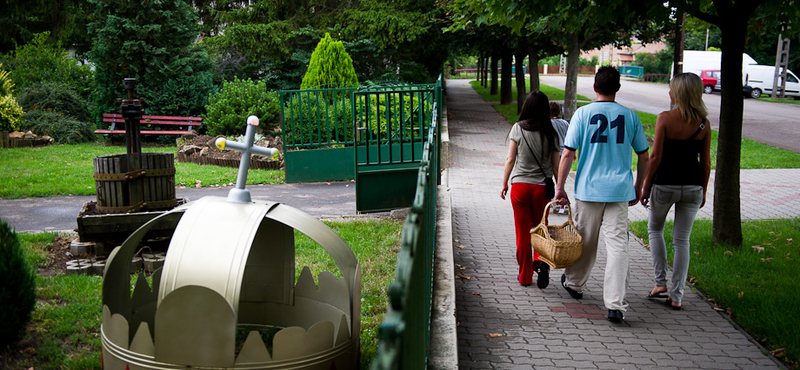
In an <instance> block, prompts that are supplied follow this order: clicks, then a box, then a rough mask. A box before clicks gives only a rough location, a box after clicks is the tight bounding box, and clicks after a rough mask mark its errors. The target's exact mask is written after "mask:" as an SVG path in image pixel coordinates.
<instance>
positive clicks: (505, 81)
mask: <svg viewBox="0 0 800 370" xmlns="http://www.w3.org/2000/svg"><path fill="white" fill-rule="evenodd" d="M502 58H503V59H502V60H501V61H500V64H501V65H500V68H501V70H500V75H501V77H500V104H511V63H512V62H513V59H514V50H511V49H510V48H508V47H503V56H502Z"/></svg>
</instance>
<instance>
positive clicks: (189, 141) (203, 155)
mask: <svg viewBox="0 0 800 370" xmlns="http://www.w3.org/2000/svg"><path fill="white" fill-rule="evenodd" d="M219 137H222V136H216V137H215V136H208V135H186V136H183V137H181V138H180V139H179V140H178V150H177V154H176V156H175V160H177V161H178V162H190V163H196V164H212V165H217V166H223V167H234V168H237V167H239V162H240V161H241V158H242V153H240V152H238V151H235V150H219V149H217V147H216V145H214V142H215V141H216V140H217V138H219ZM255 145H258V146H263V147H267V148H275V149H278V151H280V152H281V153H283V143H282V141H281V138H280V137H277V138H273V137H271V136H266V137H265V138H264V139H261V140H259V141H258V142H256V143H255ZM282 158H283V155H281V159H278V160H272V159H266V158H264V157H260V156H252V157H251V158H250V168H251V169H268V170H279V169H281V168H282V167H283V160H282Z"/></svg>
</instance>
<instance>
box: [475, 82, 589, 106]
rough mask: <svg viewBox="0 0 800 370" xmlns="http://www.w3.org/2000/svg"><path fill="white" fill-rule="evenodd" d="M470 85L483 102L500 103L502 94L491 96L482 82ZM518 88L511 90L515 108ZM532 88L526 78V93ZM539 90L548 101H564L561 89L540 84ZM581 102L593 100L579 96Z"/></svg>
mask: <svg viewBox="0 0 800 370" xmlns="http://www.w3.org/2000/svg"><path fill="white" fill-rule="evenodd" d="M469 84H470V85H472V88H473V89H475V91H477V92H478V94H480V96H481V97H482V98H483V100H485V101H500V93H499V92H498V93H497V94H495V95H492V94H490V93H489V88H488V87H483V86H481V83H480V81H477V80H476V81H471V82H470V83H469ZM516 86H517V85H516V84H515V85H514V88H512V89H511V101H513V102H514V106H515V107H516V104H517V88H516ZM530 87H531V81H530V79H527V78H526V79H525V91H530ZM498 89H499V86H498ZM539 89H540V90H541V91H542V92H543V93H545V95H547V99H550V100H564V90H559V89H556V88H554V87H550V86H547V85H542V84H539ZM581 100H586V101H591V100H592V99H589V98H587V97H585V96H583V95H578V101H581ZM514 109H515V110H516V108H514Z"/></svg>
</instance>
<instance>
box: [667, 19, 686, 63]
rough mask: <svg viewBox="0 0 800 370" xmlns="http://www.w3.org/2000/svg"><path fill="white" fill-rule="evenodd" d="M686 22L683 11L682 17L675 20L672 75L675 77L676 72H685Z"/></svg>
mask: <svg viewBox="0 0 800 370" xmlns="http://www.w3.org/2000/svg"><path fill="white" fill-rule="evenodd" d="M684 22H686V13H681V16H680V18H678V19H676V20H675V45H674V48H673V50H674V54H673V58H672V76H670V77H675V75H676V74H678V73H683V40H684V32H683V24H684Z"/></svg>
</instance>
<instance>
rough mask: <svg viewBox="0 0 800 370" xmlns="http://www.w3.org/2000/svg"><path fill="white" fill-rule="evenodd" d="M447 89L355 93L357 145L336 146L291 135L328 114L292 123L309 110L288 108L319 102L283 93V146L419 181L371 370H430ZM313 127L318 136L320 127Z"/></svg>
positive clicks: (326, 127)
mask: <svg viewBox="0 0 800 370" xmlns="http://www.w3.org/2000/svg"><path fill="white" fill-rule="evenodd" d="M443 88H444V80H443V78H442V76H441V75H440V76H439V79H438V80H437V81H436V83H435V84H431V85H410V86H378V87H371V88H368V89H362V90H361V91H356V90H350V91H349V92H350V98H349V99H350V103H351V112H354V114H353V118H352V119H351V121H350V124H351V126H350V127H352V128H353V131H352V133H353V136H352V138H353V140H352V142H349V141H347V140H342V141H336V144H334V142H333V141H327V142H326V141H324V140H317V141H314V140H306V141H302V140H299V139H297V138H296V137H295V138H294V139H293V138H292V137H291V136H289V137H287V136H286V132H287V130H296V129H298V128H296V127H293V126H292V125H297V126H299V127H302V126H303V125H306V124H307V123H306V122H309V119H308V117H313V116H315V115H318V117H319V119H320V120H321V119H322V117H323V116H322V114H321V113H319V112H321V111H322V110H320V109H317V110H316V111H314V110H313V109H310V110H309V111H308V112H314V113H315V115H312V114H306V115H305V117H306V118H304V119H303V120H301V119H300V118H291V119H289V118H288V115H295V114H297V113H296V112H302V111H299V110H296V111H293V112H289V108H288V107H290V106H291V104H292V102H293V101H294V99H302V100H298V101H306V102H312V101H315V100H313V98H312V97H313V96H314V95H306V96H304V95H303V94H306V93H305V92H302V91H284V92H281V106H282V107H283V108H282V109H284V108H285V109H286V111H283V110H282V115H283V120H282V121H283V127H284V137H285V139H284V140H285V144H284V145H285V146H286V148H287V149H288V148H301V147H303V148H313V147H323V146H330V145H343V146H345V147H344V148H341V149H342V150H348V151H349V152H350V153H352V155H353V158H354V162H352V163H355V158H356V157H357V158H359V163H360V165H361V166H362V169H364V171H365V172H374V173H372V174H371V175H376V178H377V177H380V174H381V173H382V174H383V176H384V177H386V178H391V176H392V171H395V172H398V171H399V172H408V171H412V172H413V175H414V176H413V178H412V185H411V187H412V188H413V198H412V200H411V202H410V206H411V208H410V212H409V215H408V217H407V218H406V221H405V224H404V225H403V231H402V235H401V246H400V251H399V252H398V256H397V271H396V275H395V281H394V282H393V283H392V284H391V285H390V286H389V291H388V295H389V307H388V308H387V312H386V316H385V318H384V320H383V322H382V323H381V326H380V328H379V333H378V338H379V342H378V353H377V354H376V357H375V359H374V360H373V361H372V364H371V369H372V370H387V369H424V368H426V365H427V360H428V348H429V345H430V323H431V303H432V299H433V263H434V262H433V261H434V251H435V247H436V202H437V192H436V190H437V185H438V183H439V173H440V163H441V161H440V158H441V149H440V148H441V123H442V112H443V108H442V107H443V105H442V90H443ZM339 92H340V91H336V90H328V92H321V93H320V94H322V95H318V96H316V99H317V100H316V102H318V101H320V99H329V98H330V99H331V100H332V101H344V99H345V97H343V96H342V95H343V94H342V95H340V94H339ZM342 92H344V91H342ZM309 94H316V93H309ZM324 94H328V96H325V95H324ZM337 99H342V100H337ZM401 103H402V104H401ZM357 104H358V105H357ZM298 106H300V105H299V104H298ZM320 107H321V105H320ZM305 109H309V108H305ZM287 112H289V113H287ZM326 112H330V110H328V111H326ZM304 114H305V113H304ZM338 122H339V121H338V120H329V121H326V122H325V123H324V124H322V123H321V126H322V127H321V128H318V129H317V130H318V131H317V132H318V133H319V134H318V135H315V136H308V137H311V138H312V139H313V138H317V139H325V140H329V139H328V136H327V135H325V134H323V133H326V132H329V131H331V130H333V131H334V132H336V131H335V129H332V127H335V126H336V125H338ZM344 122H347V121H346V120H345V121H344ZM309 123H310V122H309ZM308 127H309V130H313V129H315V127H316V126H314V125H309V126H308ZM292 132H295V131H292ZM330 137H331V138H332V137H335V135H331V136H330ZM334 149H337V148H334ZM295 152H316V153H317V155H318V156H319V155H320V153H325V152H319V149H315V150H295ZM289 153H291V151H289V150H287V151H286V154H287V175H286V176H287V181H289V180H288V177H289V171H288V166H289V163H288V162H289V159H288V158H289V157H288V154H289ZM368 153H369V154H368ZM323 155H324V154H323ZM353 167H357V166H353ZM356 172H358V170H356ZM360 181H361V182H364V181H365V179H364V178H360ZM366 181H369V180H366ZM358 184H359V181H358V180H357V181H356V197H357V199H358V197H359V191H363V189H360V188H359V187H358ZM395 195H396V194H394V193H392V192H387V191H384V194H383V197H384V198H391V197H393V196H395Z"/></svg>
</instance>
